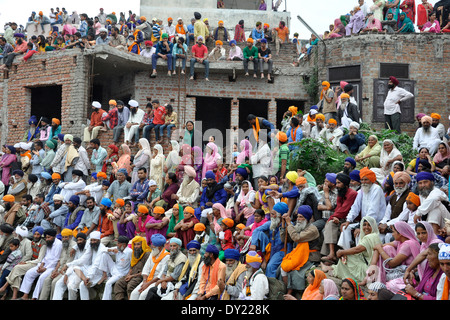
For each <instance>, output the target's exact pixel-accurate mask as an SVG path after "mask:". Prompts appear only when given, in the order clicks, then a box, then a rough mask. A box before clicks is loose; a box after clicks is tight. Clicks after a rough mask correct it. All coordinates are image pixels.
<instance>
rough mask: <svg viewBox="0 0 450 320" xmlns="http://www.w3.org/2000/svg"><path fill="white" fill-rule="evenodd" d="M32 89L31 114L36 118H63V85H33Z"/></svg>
mask: <svg viewBox="0 0 450 320" xmlns="http://www.w3.org/2000/svg"><path fill="white" fill-rule="evenodd" d="M30 90H31V115H35V116H36V118H37V119H38V121H39V119H41V117H46V118H48V119H52V118H57V119H61V100H62V86H61V85H54V86H46V87H33V88H30Z"/></svg>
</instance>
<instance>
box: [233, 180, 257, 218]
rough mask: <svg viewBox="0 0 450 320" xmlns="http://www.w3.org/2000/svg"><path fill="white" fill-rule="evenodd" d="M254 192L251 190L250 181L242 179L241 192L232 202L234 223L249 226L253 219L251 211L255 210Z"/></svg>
mask: <svg viewBox="0 0 450 320" xmlns="http://www.w3.org/2000/svg"><path fill="white" fill-rule="evenodd" d="M255 196H256V192H255V190H253V186H252V184H251V182H250V181H248V180H244V181H243V182H242V185H241V192H240V193H239V196H238V197H237V199H236V202H235V204H234V211H235V213H236V218H235V223H236V224H239V223H245V225H246V226H249V225H251V224H252V223H253V221H254V220H255V217H253V213H254V212H255V208H254V207H253V206H254V203H255Z"/></svg>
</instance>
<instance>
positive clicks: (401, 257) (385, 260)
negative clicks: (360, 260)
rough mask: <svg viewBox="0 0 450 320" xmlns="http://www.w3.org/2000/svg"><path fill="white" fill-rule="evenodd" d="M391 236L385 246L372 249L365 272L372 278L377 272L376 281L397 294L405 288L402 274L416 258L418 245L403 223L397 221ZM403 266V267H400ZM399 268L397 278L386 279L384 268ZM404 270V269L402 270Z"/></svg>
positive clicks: (418, 250)
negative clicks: (369, 261) (369, 262)
mask: <svg viewBox="0 0 450 320" xmlns="http://www.w3.org/2000/svg"><path fill="white" fill-rule="evenodd" d="M392 236H393V237H394V241H393V242H391V243H386V244H384V245H383V244H378V245H376V246H375V248H374V254H373V256H372V261H371V266H370V267H369V268H368V270H367V275H368V276H369V277H372V276H373V275H374V271H373V270H374V269H377V270H378V275H377V280H376V281H379V282H382V283H385V284H386V287H387V288H388V289H389V290H391V291H392V292H397V291H399V290H401V289H404V288H405V283H404V281H403V274H402V273H401V272H402V271H403V273H404V271H405V270H406V268H407V266H408V265H410V264H411V262H412V261H413V260H414V259H415V258H416V256H417V255H418V254H419V252H420V243H419V241H418V240H417V238H416V233H415V232H414V230H413V229H412V228H411V226H410V225H409V224H408V223H406V222H405V221H398V222H396V223H395V224H394V225H393V226H392ZM402 266H404V267H402ZM397 267H399V269H398V271H399V275H400V276H399V277H397V278H393V277H392V276H391V277H389V278H387V272H386V269H385V268H389V269H395V268H397ZM403 268H404V269H403Z"/></svg>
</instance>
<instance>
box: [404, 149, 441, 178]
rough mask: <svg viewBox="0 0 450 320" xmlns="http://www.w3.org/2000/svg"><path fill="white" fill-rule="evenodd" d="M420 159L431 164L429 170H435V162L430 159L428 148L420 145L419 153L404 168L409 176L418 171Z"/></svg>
mask: <svg viewBox="0 0 450 320" xmlns="http://www.w3.org/2000/svg"><path fill="white" fill-rule="evenodd" d="M422 160H425V161H428V162H429V163H430V164H431V168H430V171H431V172H433V171H435V170H436V164H435V163H434V161H432V159H431V156H430V151H429V150H428V148H426V147H422V148H420V150H419V155H418V156H417V158H416V159H413V160H412V161H411V162H410V163H409V164H408V167H407V168H406V170H405V171H406V173H407V174H409V175H410V176H415V175H417V174H418V173H419V164H420V161H422Z"/></svg>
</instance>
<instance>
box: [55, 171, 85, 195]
mask: <svg viewBox="0 0 450 320" xmlns="http://www.w3.org/2000/svg"><path fill="white" fill-rule="evenodd" d="M59 186H60V187H61V193H60V194H61V195H62V196H63V198H64V199H63V202H64V203H68V202H69V200H70V197H72V196H73V195H75V194H76V193H77V192H80V191H82V190H83V189H84V188H85V187H86V182H84V181H83V171H81V170H76V169H75V170H73V171H72V181H71V182H61V183H60V184H59ZM85 200H86V196H84V195H81V196H80V202H81V203H84V201H85Z"/></svg>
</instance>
